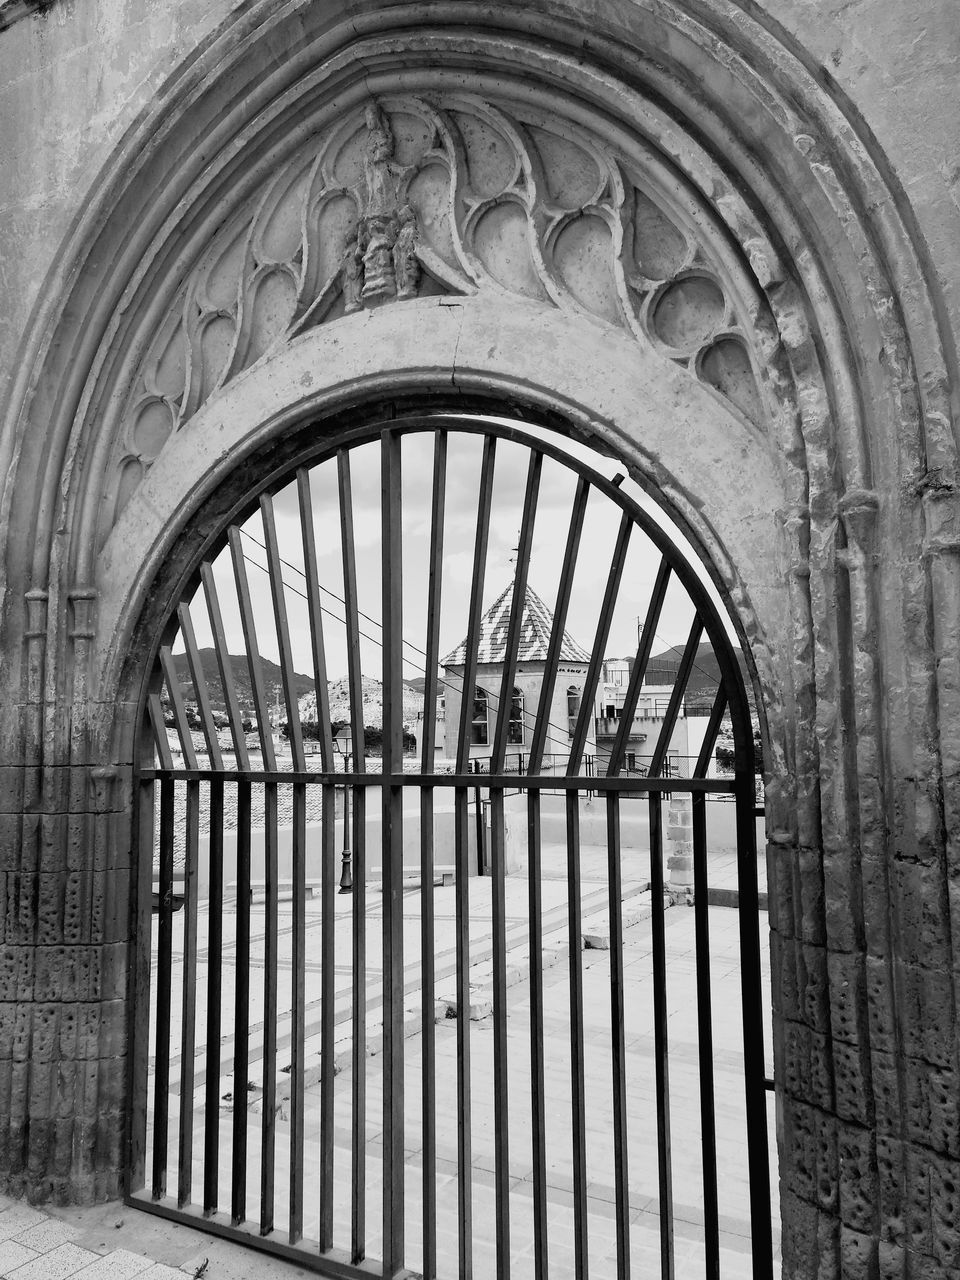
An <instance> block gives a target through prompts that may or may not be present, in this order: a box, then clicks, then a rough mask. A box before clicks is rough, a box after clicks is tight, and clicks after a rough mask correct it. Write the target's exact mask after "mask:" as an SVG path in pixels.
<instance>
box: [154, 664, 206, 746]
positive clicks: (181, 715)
mask: <svg viewBox="0 0 960 1280" xmlns="http://www.w3.org/2000/svg"><path fill="white" fill-rule="evenodd" d="M160 666H161V668H162V670H163V678H164V680H165V681H166V684H167V690H168V692H169V694H170V706H171V707H172V709H173V720H174V724H175V726H176V730H177V737H178V738H179V739H180V750H181V751H182V752H183V763H184V765H185V766H186V767H187V768H188V769H196V767H197V753H196V751H194V749H193V737H192V735H191V733H190V726H189V724H187V709H186V707H185V705H184V701H183V692H182V690H181V688H180V681H179V680H178V679H177V671H176V667H175V666H174V665H173V654H172V653H171V652H170V646H169V645H162V646H161V648H160Z"/></svg>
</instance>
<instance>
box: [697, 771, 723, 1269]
mask: <svg viewBox="0 0 960 1280" xmlns="http://www.w3.org/2000/svg"><path fill="white" fill-rule="evenodd" d="M691 801H692V805H693V912H694V929H695V934H696V965H697V1048H698V1054H699V1062H700V1146H701V1151H702V1153H703V1154H702V1159H703V1248H704V1268H705V1270H704V1274H705V1278H706V1280H719V1276H720V1226H719V1208H718V1203H717V1123H716V1103H715V1098H714V1081H713V1013H712V998H711V991H710V917H709V911H708V903H707V889H708V885H707V816H706V814H707V809H706V797H705V796H704V794H703V792H702V791H699V792H697V791H695V792H694V793H693V796H692V797H691Z"/></svg>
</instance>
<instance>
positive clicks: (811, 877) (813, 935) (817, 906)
mask: <svg viewBox="0 0 960 1280" xmlns="http://www.w3.org/2000/svg"><path fill="white" fill-rule="evenodd" d="M797 865H798V870H799V876H798V878H797V881H798V887H799V890H800V910H801V914H800V929H799V934H800V937H802V938H803V941H804V942H806V943H809V944H811V945H813V946H822V945H823V944H824V943H825V942H826V938H827V935H826V929H825V923H824V887H823V854H822V853H821V851H820V850H819V849H800V850H799V851H798V853H797Z"/></svg>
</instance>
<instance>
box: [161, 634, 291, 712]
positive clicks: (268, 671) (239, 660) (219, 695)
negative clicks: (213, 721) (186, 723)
mask: <svg viewBox="0 0 960 1280" xmlns="http://www.w3.org/2000/svg"><path fill="white" fill-rule="evenodd" d="M173 662H174V667H175V668H176V672H177V678H178V679H179V681H180V687H181V689H182V690H183V696H184V698H185V699H186V700H187V701H188V702H196V693H195V692H194V688H193V683H192V682H191V680H190V668H189V666H188V665H187V658H186V654H182V653H180V654H175V655H174V659H173ZM200 663H201V665H202V667H203V673H204V675H205V677H206V681H207V690H208V692H209V694H210V702H211V705H212V707H213V710H214V711H219V712H226V709H227V700H226V698H225V696H224V692H223V685H222V683H221V680H220V668H219V667H218V665H217V655H216V652H215V651H214V650H213V649H201V650H200ZM260 663H261V666H262V668H263V682H264V685H265V687H266V691H267V706H268V708H269V709H270V710H271V711H272V710H273V708H274V707H275V706H276V705H277V704H278V703H279V705H280V707H281V709H282V708H283V706H284V702H283V682H282V680H281V674H280V668H279V667H278V666H277V664H276V663H275V662H271V661H270V659H269V658H261V659H260ZM230 669H231V672H232V673H233V683H234V688H235V689H236V691H237V700H238V701H239V703H240V709H241V711H242V712H243V713H244V715H251V716H255V715H256V705H255V703H254V699H253V686H252V685H251V683H250V669H249V667H248V666H247V659H246V657H245V656H244V655H242V654H231V655H230ZM294 688H295V689H296V694H297V697H298V698H300V697H302V696H303V694H305V693H308V692H311V691H312V690H313V680H312V679H311V678H310V676H304V675H299V674H295V675H294ZM284 718H285V717H284Z"/></svg>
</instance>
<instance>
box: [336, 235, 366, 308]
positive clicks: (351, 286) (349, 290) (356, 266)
mask: <svg viewBox="0 0 960 1280" xmlns="http://www.w3.org/2000/svg"><path fill="white" fill-rule="evenodd" d="M362 261H363V259H362V255H361V254H360V251H359V248H358V245H357V241H356V240H355V239H354V238H353V237H352V236H351V237H350V239H349V240H348V241H347V247H346V249H344V252H343V262H342V264H341V267H340V278H341V282H342V284H343V303H344V306H343V309H344V311H345V312H347V314H349V313H350V312H351V311H359V310H360V308H361V306H362V305H363V303H362V302H361V298H360V294H361V290H362V289H363V268H362V265H361V263H362Z"/></svg>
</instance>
